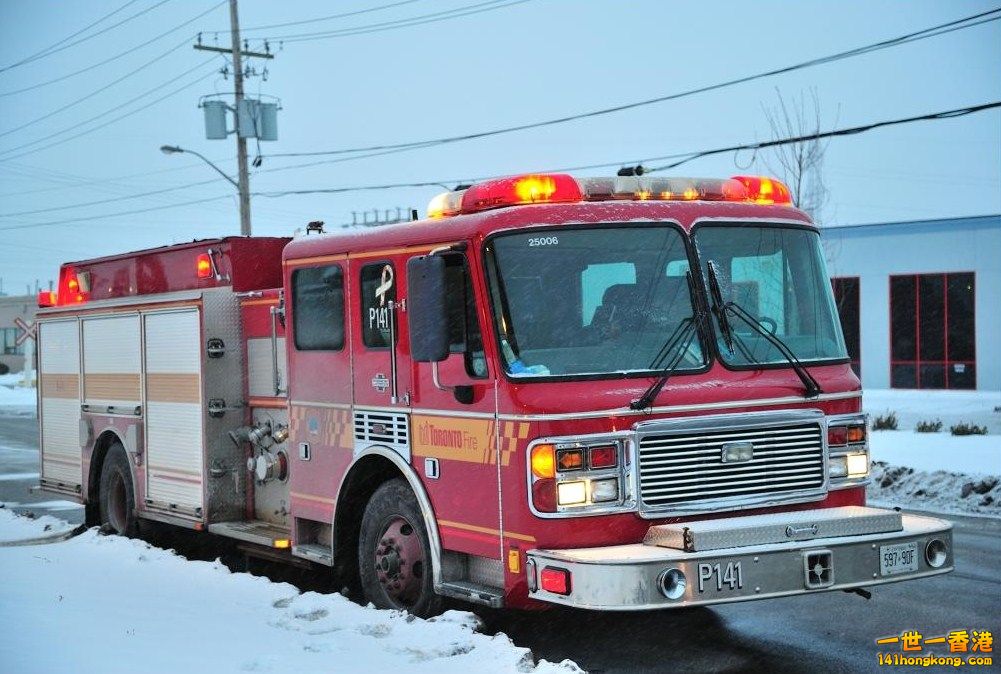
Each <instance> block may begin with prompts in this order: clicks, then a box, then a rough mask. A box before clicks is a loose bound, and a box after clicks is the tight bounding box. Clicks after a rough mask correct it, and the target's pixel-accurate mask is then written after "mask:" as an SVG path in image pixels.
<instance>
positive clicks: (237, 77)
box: [229, 0, 250, 236]
mask: <svg viewBox="0 0 1001 674" xmlns="http://www.w3.org/2000/svg"><path fill="white" fill-rule="evenodd" d="M229 29H230V35H231V36H232V38H233V84H234V86H235V89H234V98H235V99H236V115H237V118H239V116H240V108H241V105H240V104H241V103H243V61H242V56H243V55H242V54H241V53H240V15H239V13H238V11H237V7H236V0H229ZM238 124H239V123H238ZM236 163H237V167H238V170H239V172H240V176H239V180H238V182H239V190H240V234H241V235H243V236H250V175H249V174H248V173H247V139H246V138H244V137H243V136H241V135H240V134H239V133H237V134H236Z"/></svg>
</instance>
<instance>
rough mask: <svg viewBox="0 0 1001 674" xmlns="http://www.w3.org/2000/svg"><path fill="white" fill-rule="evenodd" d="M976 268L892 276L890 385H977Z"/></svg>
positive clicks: (923, 386) (960, 386)
mask: <svg viewBox="0 0 1001 674" xmlns="http://www.w3.org/2000/svg"><path fill="white" fill-rule="evenodd" d="M975 285H976V284H975V276H974V274H973V272H957V273H951V274H908V275H904V276H891V277H890V385H891V386H892V387H893V388H928V389H935V388H939V389H942V388H951V389H975V388H976V387H977V377H976V331H975V318H976V317H975V307H974V298H975V296H976V287H975Z"/></svg>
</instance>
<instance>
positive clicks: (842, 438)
mask: <svg viewBox="0 0 1001 674" xmlns="http://www.w3.org/2000/svg"><path fill="white" fill-rule="evenodd" d="M847 444H848V427H847V426H830V427H829V428H828V429H827V446H828V447H843V446H844V445H847Z"/></svg>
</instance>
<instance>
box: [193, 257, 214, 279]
mask: <svg viewBox="0 0 1001 674" xmlns="http://www.w3.org/2000/svg"><path fill="white" fill-rule="evenodd" d="M195 268H196V269H197V271H198V278H210V277H211V276H212V259H211V258H210V257H209V255H208V253H202V254H201V255H199V256H198V260H197V261H196V262H195Z"/></svg>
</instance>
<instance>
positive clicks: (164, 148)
mask: <svg viewBox="0 0 1001 674" xmlns="http://www.w3.org/2000/svg"><path fill="white" fill-rule="evenodd" d="M160 152H163V153H164V154H178V153H181V152H186V153H187V154H193V155H195V156H196V157H198V158H199V159H201V160H202V161H203V162H205V163H206V164H208V165H209V166H211V167H212V168H213V169H214V170H215V172H216V173H218V174H219V175H221V176H222V177H223V178H225V179H226V180H227V181H229V184H230V185H232V186H233V187H235V188H236V189H240V185H239V183H237V182H236V181H235V180H233V179H232V178H230V177H229V176H228V175H226V173H225V172H224V171H223V170H222V169H221V168H219V167H218V166H216V165H215V164H213V163H212V162H210V161H209V160H208V157H206V156H205V155H203V154H202V153H201V152H195V151H194V150H186V149H184V148H183V147H180V146H177V145H161V146H160Z"/></svg>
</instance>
